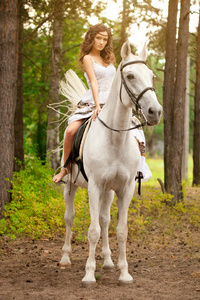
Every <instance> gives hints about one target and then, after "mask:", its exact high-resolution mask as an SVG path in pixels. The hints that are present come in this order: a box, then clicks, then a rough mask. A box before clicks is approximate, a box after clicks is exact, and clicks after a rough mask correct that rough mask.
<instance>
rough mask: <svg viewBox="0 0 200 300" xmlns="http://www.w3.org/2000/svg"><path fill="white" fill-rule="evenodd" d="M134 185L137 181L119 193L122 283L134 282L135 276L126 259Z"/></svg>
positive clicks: (118, 233) (119, 240) (118, 235)
mask: <svg viewBox="0 0 200 300" xmlns="http://www.w3.org/2000/svg"><path fill="white" fill-rule="evenodd" d="M134 186H135V182H132V183H131V185H130V186H129V187H127V188H125V189H124V190H122V191H120V192H118V193H117V196H118V212H119V220H118V225H117V240H118V246H119V259H118V268H119V269H120V277H119V282H120V283H131V282H133V278H132V276H131V275H130V274H129V272H128V263H127V260H126V240H127V235H128V226H127V216H128V208H129V204H130V202H131V199H132V195H133V192H134Z"/></svg>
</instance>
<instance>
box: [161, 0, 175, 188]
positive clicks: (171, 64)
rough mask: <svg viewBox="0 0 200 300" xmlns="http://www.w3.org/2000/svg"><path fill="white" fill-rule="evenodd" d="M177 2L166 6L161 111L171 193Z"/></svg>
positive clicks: (167, 185) (172, 1) (166, 175)
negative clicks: (162, 111) (164, 61)
mask: <svg viewBox="0 0 200 300" xmlns="http://www.w3.org/2000/svg"><path fill="white" fill-rule="evenodd" d="M177 12H178V0H170V1H169V6H168V19H167V31H166V54H165V59H166V63H165V75H164V84H163V109H164V176H165V178H164V181H165V189H166V190H167V191H168V192H171V193H173V190H172V188H171V187H172V177H171V170H172V168H173V165H172V161H171V155H172V153H171V150H172V149H171V139H172V138H171V133H172V111H173V99H174V79H175V65H176V23H177Z"/></svg>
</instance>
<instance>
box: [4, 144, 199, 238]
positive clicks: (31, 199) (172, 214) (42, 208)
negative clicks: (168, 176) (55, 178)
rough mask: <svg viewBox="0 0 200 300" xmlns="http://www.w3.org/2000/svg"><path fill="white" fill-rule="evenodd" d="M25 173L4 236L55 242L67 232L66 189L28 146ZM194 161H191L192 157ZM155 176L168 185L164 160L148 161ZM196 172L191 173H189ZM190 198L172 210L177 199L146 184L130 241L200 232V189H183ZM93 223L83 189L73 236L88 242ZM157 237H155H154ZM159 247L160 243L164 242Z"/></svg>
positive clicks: (137, 199) (135, 206) (18, 179)
mask: <svg viewBox="0 0 200 300" xmlns="http://www.w3.org/2000/svg"><path fill="white" fill-rule="evenodd" d="M26 151H27V152H29V153H30V154H29V155H28V156H26V160H25V166H24V168H23V169H22V170H21V171H20V172H18V173H15V174H14V177H13V180H12V185H13V189H12V190H11V193H12V201H11V202H10V203H9V204H7V205H6V206H5V211H4V213H3V216H4V218H3V219H1V220H0V234H1V235H9V236H10V237H11V238H15V237H17V236H29V237H31V238H34V239H38V238H42V237H51V238H53V237H55V236H57V235H62V236H63V237H64V233H65V222H64V212H65V204H64V200H63V186H59V187H57V186H55V184H53V182H52V174H53V170H52V169H51V168H49V167H48V164H42V162H41V161H40V160H39V159H38V158H36V157H35V154H34V151H33V149H31V147H27V150H26ZM190 160H191V158H190ZM148 164H149V166H150V168H151V170H152V173H153V176H154V177H155V178H156V177H159V178H161V179H162V180H163V161H162V160H161V159H154V160H153V159H148ZM190 173H191V171H190V172H189V174H190ZM183 189H184V196H185V199H184V201H183V202H180V203H178V204H177V205H176V206H170V205H166V203H168V204H169V203H170V201H171V200H172V197H171V196H170V195H168V194H163V193H162V192H161V190H160V188H159V186H158V183H157V182H156V179H150V180H149V181H148V182H147V183H144V184H143V185H142V196H138V195H137V184H136V192H135V195H134V197H133V199H132V201H131V204H130V208H129V213H128V227H129V237H130V238H131V239H133V238H134V239H135V238H142V239H144V240H145V241H146V242H148V241H150V239H151V232H155V231H158V237H160V239H161V237H162V242H163V243H165V241H164V239H165V240H166V239H167V237H169V236H174V237H175V236H176V235H178V234H179V233H180V232H187V234H188V235H189V234H190V232H192V231H195V230H198V229H199V227H200V201H199V197H198V193H199V190H198V189H199V188H198V187H196V188H191V187H189V186H188V182H185V183H184V185H183ZM117 213H118V207H117V198H116V197H115V198H114V201H113V204H112V207H111V224H110V228H109V235H115V234H116V227H117V222H118V218H117ZM89 224H90V212H89V204H88V194H87V190H85V189H81V188H79V189H78V190H77V193H76V196H75V219H74V225H73V228H72V231H73V233H74V235H73V238H74V239H75V240H76V241H78V242H83V241H85V240H86V239H87V232H88V228H89ZM154 236H155V235H154ZM158 243H159V241H158Z"/></svg>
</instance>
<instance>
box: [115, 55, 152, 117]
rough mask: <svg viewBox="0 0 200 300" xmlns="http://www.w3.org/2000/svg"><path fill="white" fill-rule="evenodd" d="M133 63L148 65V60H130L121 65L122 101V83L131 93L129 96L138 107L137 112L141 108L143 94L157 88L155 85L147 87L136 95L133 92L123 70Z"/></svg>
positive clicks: (128, 92)
mask: <svg viewBox="0 0 200 300" xmlns="http://www.w3.org/2000/svg"><path fill="white" fill-rule="evenodd" d="M133 64H145V65H146V62H145V61H143V60H135V61H130V62H128V63H126V64H124V65H121V67H120V72H121V86H120V101H121V103H123V102H122V85H124V88H125V90H126V92H127V94H128V95H129V97H130V98H131V100H132V102H133V103H134V104H135V108H136V112H138V110H141V106H140V104H139V100H140V99H141V98H142V96H143V95H144V94H145V93H146V92H147V91H149V90H150V91H155V89H154V88H153V87H146V88H145V89H144V90H143V91H141V92H140V93H139V95H138V96H137V95H135V94H134V93H133V92H131V90H130V89H129V88H128V86H127V83H126V81H125V78H124V74H123V72H122V70H123V69H124V68H125V67H127V66H129V65H133Z"/></svg>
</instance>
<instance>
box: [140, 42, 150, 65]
mask: <svg viewBox="0 0 200 300" xmlns="http://www.w3.org/2000/svg"><path fill="white" fill-rule="evenodd" d="M147 56H148V55H147V44H146V42H145V43H144V45H143V48H142V51H141V52H140V54H139V57H140V58H141V59H142V60H144V61H146V60H147Z"/></svg>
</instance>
